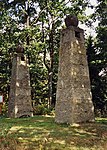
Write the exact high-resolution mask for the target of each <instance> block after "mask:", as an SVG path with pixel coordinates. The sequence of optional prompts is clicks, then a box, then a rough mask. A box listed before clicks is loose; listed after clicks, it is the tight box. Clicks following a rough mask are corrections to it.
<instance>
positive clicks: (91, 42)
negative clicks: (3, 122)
mask: <svg viewBox="0 0 107 150" xmlns="http://www.w3.org/2000/svg"><path fill="white" fill-rule="evenodd" d="M87 7H88V8H91V9H94V13H93V14H91V15H89V16H87V14H86V11H85V10H86V9H87ZM67 14H75V15H77V16H78V19H79V21H80V22H81V23H82V24H85V25H86V26H87V27H88V28H92V23H93V22H95V21H96V20H97V21H98V26H97V27H96V28H95V32H96V36H95V37H92V36H91V35H89V36H88V35H86V50H87V59H88V63H89V72H90V79H91V89H92V95H93V103H94V107H95V114H96V115H97V116H98V115H99V116H103V117H105V116H107V2H106V0H97V5H96V6H93V5H92V4H91V3H90V1H88V0H0V94H3V96H4V106H3V113H4V114H5V113H6V111H7V107H8V94H9V88H10V78H11V68H12V57H13V54H14V53H15V50H16V47H17V45H18V44H19V43H21V44H22V45H23V47H24V53H25V54H26V55H27V56H28V59H29V67H30V77H31V96H32V105H33V108H34V114H46V113H50V112H51V110H53V109H54V106H55V99H56V86H57V77H58V76H57V75H58V74H57V73H58V52H59V43H60V31H61V29H62V28H64V27H65V25H64V18H65V17H66V15H67Z"/></svg>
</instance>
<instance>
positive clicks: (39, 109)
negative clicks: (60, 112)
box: [34, 104, 54, 115]
mask: <svg viewBox="0 0 107 150" xmlns="http://www.w3.org/2000/svg"><path fill="white" fill-rule="evenodd" d="M34 115H54V111H52V109H51V108H48V107H47V105H46V104H38V105H37V106H34Z"/></svg>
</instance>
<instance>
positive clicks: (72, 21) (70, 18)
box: [65, 15, 78, 28]
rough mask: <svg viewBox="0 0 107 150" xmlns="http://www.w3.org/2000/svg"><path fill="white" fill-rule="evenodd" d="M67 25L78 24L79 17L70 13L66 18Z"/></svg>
mask: <svg viewBox="0 0 107 150" xmlns="http://www.w3.org/2000/svg"><path fill="white" fill-rule="evenodd" d="M65 25H66V27H67V28H68V27H70V26H75V27H77V26H78V18H77V17H76V16H74V15H68V16H66V18H65Z"/></svg>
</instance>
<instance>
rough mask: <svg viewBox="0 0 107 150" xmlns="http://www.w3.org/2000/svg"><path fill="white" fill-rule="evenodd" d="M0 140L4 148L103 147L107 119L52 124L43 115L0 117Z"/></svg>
mask: <svg viewBox="0 0 107 150" xmlns="http://www.w3.org/2000/svg"><path fill="white" fill-rule="evenodd" d="M0 140H1V141H2V146H1V147H0V148H3V147H5V148H8V150H18V149H20V150H21V149H22V150H25V149H26V150H39V149H40V150H42V149H43V150H45V149H46V150H48V149H49V150H63V149H64V150H70V149H71V150H72V149H74V150H75V149H76V150H79V149H81V150H85V149H86V148H87V149H90V148H94V149H95V150H98V149H99V148H100V149H101V148H102V149H104V150H105V148H106V146H107V145H106V143H107V119H102V120H101V119H97V120H96V122H95V123H86V124H80V125H79V126H71V125H66V124H56V123H55V122H54V118H53V117H46V116H35V117H32V118H20V119H9V118H1V119H0ZM13 143H14V144H13ZM13 145H14V146H13ZM9 148H10V149H9ZM94 149H93V150H94ZM100 149H99V150H100Z"/></svg>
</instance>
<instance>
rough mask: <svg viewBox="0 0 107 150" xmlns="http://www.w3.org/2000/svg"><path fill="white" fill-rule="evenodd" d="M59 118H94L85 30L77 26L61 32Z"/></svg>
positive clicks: (77, 120)
mask: <svg viewBox="0 0 107 150" xmlns="http://www.w3.org/2000/svg"><path fill="white" fill-rule="evenodd" d="M55 121H56V122H57V123H69V124H72V123H81V122H87V121H89V122H90V121H94V108H93V104H92V95H91V90H90V79H89V71H88V64H87V58H86V50H85V46H84V32H83V30H82V29H80V28H78V27H74V26H71V27H70V28H67V29H63V30H62V32H61V41H60V51H59V71H58V83H57V94H56V106H55Z"/></svg>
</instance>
